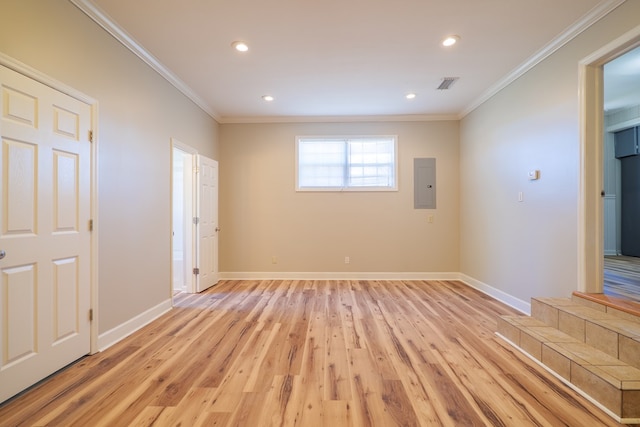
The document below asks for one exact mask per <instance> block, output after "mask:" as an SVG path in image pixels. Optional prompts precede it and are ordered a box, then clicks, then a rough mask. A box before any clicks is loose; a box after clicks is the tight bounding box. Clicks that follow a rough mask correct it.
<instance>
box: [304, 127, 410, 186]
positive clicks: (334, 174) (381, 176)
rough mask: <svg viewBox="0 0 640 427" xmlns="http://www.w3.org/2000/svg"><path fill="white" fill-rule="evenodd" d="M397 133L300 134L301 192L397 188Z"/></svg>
mask: <svg viewBox="0 0 640 427" xmlns="http://www.w3.org/2000/svg"><path fill="white" fill-rule="evenodd" d="M396 145H397V144H396V137H395V136H357V137H298V138H297V141H296V162H297V164H296V166H297V176H296V189H297V190H299V191H336V190H340V191H343V190H351V191H354V190H355V191H393V190H397V189H398V186H397V179H396V176H397V162H396Z"/></svg>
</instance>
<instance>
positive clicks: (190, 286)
mask: <svg viewBox="0 0 640 427" xmlns="http://www.w3.org/2000/svg"><path fill="white" fill-rule="evenodd" d="M170 147H171V148H170V150H171V155H170V158H171V160H170V168H171V179H170V181H171V184H170V187H171V188H170V195H169V199H170V202H169V203H170V209H169V212H170V224H171V227H170V229H169V235H170V237H171V260H170V261H171V262H170V263H169V265H170V274H171V280H170V292H171V293H170V294H169V295H170V297H171V300H172V301H173V191H174V190H173V149H174V148H177V149H179V150H181V151H184V152H185V153H187V154H190V155H191V156H192V158H193V160H192V166H194V167H195V157H196V155H197V154H198V150H196V149H195V148H193V147H191V146H189V145H187V144H184V143H182V142H180V141H179V140H177V139H175V138H171V144H170ZM188 175H189V176H190V177H191V189H192V192H193V191H194V190H193V189H194V188H195V182H194V181H195V180H194V177H193V170H192V171H191V174H188ZM185 176H187V174H185ZM191 197H192V198H191V212H190V215H185V225H186V223H187V222H188V221H187V219H186V218H187V217H192V218H193V211H194V197H195V194H192V195H191ZM193 238H194V237H193V228H192V230H191V233H190V242H189V243H190V244H187V246H190V249H189V250H190V251H191V256H190V257H189V260H191V264H193V257H194V255H195V242H194V241H193ZM185 261H186V259H185ZM191 267H193V265H191ZM187 276H188V275H187ZM185 287H186V291H187V292H188V293H195V288H196V285H195V283H194V278H193V275H191V279H190V280H188V281H187V283H186V286H185Z"/></svg>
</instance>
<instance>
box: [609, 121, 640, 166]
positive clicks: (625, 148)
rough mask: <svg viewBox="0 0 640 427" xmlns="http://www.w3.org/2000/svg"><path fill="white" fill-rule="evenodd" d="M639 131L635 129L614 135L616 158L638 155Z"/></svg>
mask: <svg viewBox="0 0 640 427" xmlns="http://www.w3.org/2000/svg"><path fill="white" fill-rule="evenodd" d="M638 129H640V128H638V127H633V128H629V129H625V130H621V131H618V132H616V133H615V134H614V138H615V140H614V141H615V150H616V158H618V159H621V158H623V157H628V156H636V155H638Z"/></svg>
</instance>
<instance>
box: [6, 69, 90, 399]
mask: <svg viewBox="0 0 640 427" xmlns="http://www.w3.org/2000/svg"><path fill="white" fill-rule="evenodd" d="M0 92H1V93H0V138H1V149H0V201H1V202H2V206H1V209H0V251H4V254H5V256H4V257H3V258H2V259H0V402H1V401H4V400H6V399H7V398H9V397H11V396H13V395H14V394H16V393H18V392H20V391H21V390H23V389H25V388H27V387H29V386H30V385H32V384H34V383H36V382H37V381H39V380H41V379H42V378H44V377H46V376H48V375H50V374H51V373H53V372H55V371H56V370H58V369H60V368H62V367H64V366H65V365H67V364H69V363H70V362H73V361H74V360H76V359H78V358H80V357H81V356H83V355H85V354H87V353H89V351H90V341H91V338H90V337H91V334H90V320H89V309H90V275H91V273H90V256H91V236H90V231H89V220H90V197H91V193H90V191H91V190H90V180H91V170H90V168H91V159H90V151H91V150H90V142H89V140H88V139H89V130H90V126H91V107H90V106H89V105H87V104H85V103H83V102H81V101H78V100H76V99H74V98H72V97H70V96H67V95H65V94H63V93H61V92H58V91H56V90H54V89H51V88H49V87H48V86H45V85H43V84H41V83H38V82H36V81H34V80H31V79H29V78H27V77H25V76H23V75H21V74H18V73H16V72H14V71H12V70H9V69H8V68H6V67H3V66H0ZM2 253H3V252H0V256H1V255H2Z"/></svg>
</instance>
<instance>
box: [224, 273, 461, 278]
mask: <svg viewBox="0 0 640 427" xmlns="http://www.w3.org/2000/svg"><path fill="white" fill-rule="evenodd" d="M220 279H221V280H460V273H452V272H435V273H429V272H415V273H405V272H360V273H354V272H315V273H314V272H304V271H283V272H273V271H270V272H255V271H250V272H236V271H226V272H221V273H220Z"/></svg>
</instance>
